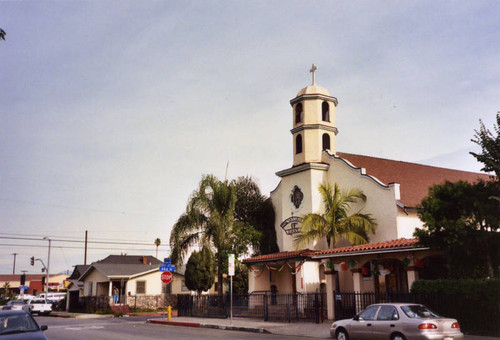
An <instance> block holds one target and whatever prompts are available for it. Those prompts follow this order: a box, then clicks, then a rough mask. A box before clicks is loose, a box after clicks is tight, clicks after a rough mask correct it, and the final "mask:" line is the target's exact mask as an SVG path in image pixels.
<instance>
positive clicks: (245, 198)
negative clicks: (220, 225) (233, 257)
mask: <svg viewBox="0 0 500 340" xmlns="http://www.w3.org/2000/svg"><path fill="white" fill-rule="evenodd" d="M235 186H236V197H237V201H236V206H235V214H234V215H235V220H236V221H238V222H240V223H243V224H244V225H245V226H246V229H249V226H251V227H253V229H254V230H255V231H257V232H258V233H259V234H255V236H256V237H257V239H255V240H254V241H253V242H252V247H253V250H254V253H255V254H256V255H257V254H259V255H263V254H270V253H275V252H278V251H279V248H278V244H277V243H276V231H275V230H274V207H273V205H272V203H271V199H270V198H268V197H266V196H264V195H262V194H261V192H260V189H259V186H258V185H257V183H256V182H255V181H254V180H253V179H252V178H251V177H248V176H246V177H238V179H237V180H236V181H235Z"/></svg>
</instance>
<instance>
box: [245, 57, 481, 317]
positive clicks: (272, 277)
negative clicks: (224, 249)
mask: <svg viewBox="0 0 500 340" xmlns="http://www.w3.org/2000/svg"><path fill="white" fill-rule="evenodd" d="M315 69H316V68H315V67H314V65H313V69H312V70H311V72H312V73H313V82H312V85H310V86H307V87H305V88H303V89H302V90H300V91H299V92H298V93H297V95H296V96H295V98H293V99H292V100H290V105H291V107H292V109H291V114H290V118H291V120H292V129H291V131H290V132H291V134H292V139H293V149H292V151H293V164H292V166H291V167H290V168H288V169H284V170H281V171H278V172H277V173H276V175H277V176H278V177H280V182H279V184H278V186H277V187H276V188H275V189H274V191H272V192H271V200H272V203H273V206H274V209H275V216H276V217H275V231H276V237H277V243H278V246H279V249H280V252H279V253H274V254H268V255H261V256H256V257H252V258H247V259H244V260H243V263H244V264H246V265H247V266H248V268H249V293H252V292H269V293H271V294H292V293H314V292H323V293H325V295H326V300H327V302H326V304H327V310H328V318H329V319H333V318H334V298H335V292H374V291H378V292H386V291H395V292H405V291H409V289H410V288H411V285H412V283H413V282H414V281H415V280H417V279H418V278H419V277H425V276H426V275H429V274H428V273H427V274H426V267H429V266H432V264H433V263H436V262H439V261H440V256H439V254H437V253H435V252H433V251H431V250H430V249H428V248H424V247H416V246H415V245H416V243H417V240H416V239H413V238H412V235H413V231H414V230H415V228H418V227H421V226H422V222H421V221H420V220H419V219H418V216H417V212H416V206H417V204H418V203H419V202H420V201H421V200H422V199H423V198H424V197H425V196H427V194H428V189H429V187H430V186H432V185H434V184H439V183H442V182H443V181H445V180H448V181H452V182H454V181H458V180H465V181H469V182H475V181H477V180H479V179H483V180H488V179H489V176H488V175H486V174H478V173H473V172H466V171H458V170H452V169H444V168H438V167H432V166H427V165H420V164H415V163H408V162H402V161H396V160H388V159H382V158H376V157H369V156H362V155H354V154H348V153H342V152H337V150H336V147H335V144H336V143H335V140H336V138H337V133H338V129H337V126H336V124H335V110H336V107H337V104H338V101H337V98H335V97H333V96H331V95H330V93H329V92H328V90H326V89H325V88H323V87H320V86H317V85H316V84H315V81H314V71H315ZM323 183H331V184H332V185H333V184H337V185H338V187H339V188H340V189H341V190H349V189H358V190H360V191H361V192H362V193H363V194H364V195H365V196H366V197H367V199H366V202H362V201H359V202H357V203H356V204H354V205H352V206H351V213H355V212H358V211H361V212H362V213H364V214H371V216H372V217H373V218H374V219H375V220H376V223H377V229H376V232H375V234H372V235H370V239H369V243H368V244H365V245H358V246H352V245H350V244H349V243H347V241H345V240H344V241H342V242H340V243H339V244H337V245H336V247H335V248H332V249H329V248H328V245H327V242H326V240H317V241H314V242H310V244H309V245H308V246H307V247H303V248H301V249H297V248H296V246H295V244H294V239H295V237H296V235H297V234H298V233H300V228H301V217H302V216H304V215H306V214H309V213H323V212H324V206H323V201H322V196H321V194H320V192H319V190H318V188H319V186H320V185H321V184H323Z"/></svg>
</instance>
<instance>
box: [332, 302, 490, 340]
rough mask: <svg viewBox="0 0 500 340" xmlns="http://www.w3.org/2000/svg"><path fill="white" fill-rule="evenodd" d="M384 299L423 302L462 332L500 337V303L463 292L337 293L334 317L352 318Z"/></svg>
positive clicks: (337, 318)
mask: <svg viewBox="0 0 500 340" xmlns="http://www.w3.org/2000/svg"><path fill="white" fill-rule="evenodd" d="M384 302H410V303H419V304H423V305H426V306H427V307H429V308H430V309H432V310H433V311H435V312H437V313H438V314H441V315H443V316H446V317H450V318H454V319H457V320H458V322H459V323H460V327H461V329H462V331H463V332H466V333H473V334H478V335H494V336H500V303H499V302H498V301H497V302H496V303H495V302H493V303H492V301H488V299H487V298H486V297H485V298H484V299H480V300H478V299H477V298H472V297H470V296H467V295H464V294H415V293H403V292H401V293H373V292H369V293H353V292H350V293H335V302H334V307H335V319H336V320H341V319H348V318H352V317H354V316H355V315H356V314H357V313H359V312H360V311H361V310H363V309H365V308H366V307H367V306H368V305H370V304H373V303H384Z"/></svg>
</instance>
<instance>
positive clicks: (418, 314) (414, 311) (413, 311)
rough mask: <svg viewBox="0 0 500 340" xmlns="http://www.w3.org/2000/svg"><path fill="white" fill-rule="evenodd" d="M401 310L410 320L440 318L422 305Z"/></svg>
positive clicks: (404, 307)
mask: <svg viewBox="0 0 500 340" xmlns="http://www.w3.org/2000/svg"><path fill="white" fill-rule="evenodd" d="M401 309H402V310H403V312H404V313H405V314H406V315H407V316H408V317H409V318H439V317H440V316H439V314H437V313H434V312H433V311H431V310H430V309H429V308H427V307H425V306H422V305H410V306H402V307H401Z"/></svg>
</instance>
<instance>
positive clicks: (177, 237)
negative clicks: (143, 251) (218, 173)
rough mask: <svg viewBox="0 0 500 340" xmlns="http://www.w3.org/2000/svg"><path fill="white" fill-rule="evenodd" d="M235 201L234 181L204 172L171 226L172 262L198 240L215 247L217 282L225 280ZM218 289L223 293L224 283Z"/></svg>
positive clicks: (232, 230) (179, 259)
mask: <svg viewBox="0 0 500 340" xmlns="http://www.w3.org/2000/svg"><path fill="white" fill-rule="evenodd" d="M235 204H236V190H235V187H234V184H233V183H229V182H228V181H224V182H221V181H219V180H218V179H217V178H216V177H215V176H213V175H205V176H203V177H202V179H201V181H200V184H199V187H198V189H197V190H195V191H194V192H193V194H192V195H191V197H190V199H189V202H188V205H187V208H186V212H185V213H184V214H182V215H181V216H180V217H179V219H178V220H177V222H176V223H175V224H174V226H173V228H172V232H171V234H170V246H171V249H172V250H171V257H172V262H173V263H177V264H179V263H182V260H183V257H184V256H185V254H186V253H187V251H188V250H189V249H190V248H191V247H192V246H194V245H196V244H201V245H202V246H205V247H208V248H210V249H213V250H214V251H215V257H216V262H217V275H218V282H220V283H222V282H223V273H224V268H226V267H227V255H228V254H229V251H230V250H231V249H232V246H233V245H234V244H233V243H234V241H235V228H234V209H235ZM236 243H237V244H238V242H236ZM235 255H236V256H237V255H238V254H236V253H235ZM218 293H219V294H222V284H220V285H219V286H218Z"/></svg>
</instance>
